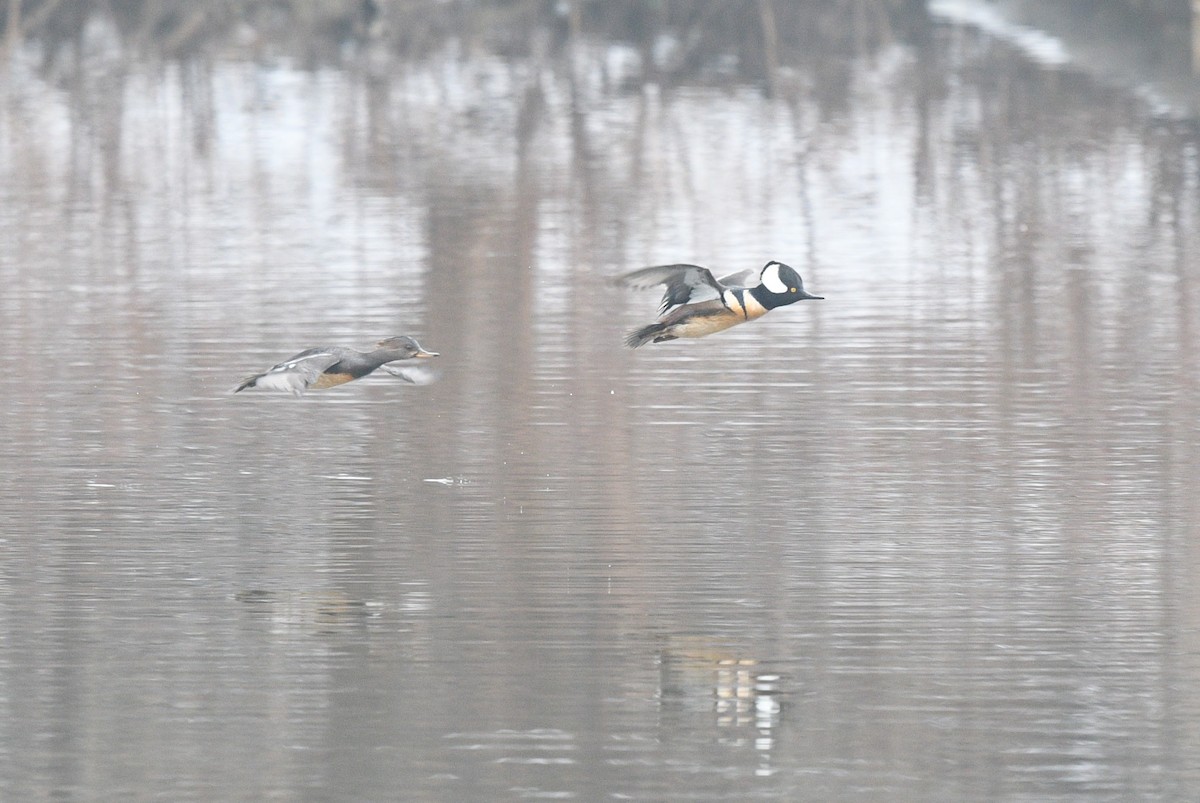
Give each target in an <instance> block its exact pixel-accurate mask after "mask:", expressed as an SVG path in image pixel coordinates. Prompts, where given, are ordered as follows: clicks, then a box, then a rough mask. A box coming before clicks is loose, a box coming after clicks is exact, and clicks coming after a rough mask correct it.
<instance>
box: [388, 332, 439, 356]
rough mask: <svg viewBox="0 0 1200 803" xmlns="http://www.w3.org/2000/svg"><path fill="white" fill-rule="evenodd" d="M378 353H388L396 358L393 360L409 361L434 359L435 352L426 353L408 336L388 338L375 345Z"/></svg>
mask: <svg viewBox="0 0 1200 803" xmlns="http://www.w3.org/2000/svg"><path fill="white" fill-rule="evenodd" d="M375 348H376V350H378V351H388V352H391V353H393V354H395V355H397V356H395V357H392V359H393V360H411V359H412V358H413V357H436V356H438V355H437V352H436V351H426V350H425V349H423V348H421V344H420V343H418V342H417V341H416V340H414V339H413V338H411V337H409V336H408V335H400V336H398V337H389V338H387V339H386V340H380V341H379V342H378V343H376V344H375Z"/></svg>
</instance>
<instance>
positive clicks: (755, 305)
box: [618, 261, 822, 349]
mask: <svg viewBox="0 0 1200 803" xmlns="http://www.w3.org/2000/svg"><path fill="white" fill-rule="evenodd" d="M618 281H620V282H621V283H622V284H625V285H628V286H629V287H636V288H639V289H645V288H648V287H654V286H655V285H659V284H661V285H664V286H665V287H666V288H667V291H666V293H664V294H663V300H662V306H661V307H660V308H659V312H660V317H659V319H658V320H657V321H655V322H654V323H652V324H650V325H649V326H643V327H642V328H641V329H636V330H634V331H632V332H630V333H629V335H628V336H627V337H626V338H625V345H627V346H629V347H630V348H633V349H635V348H637V347H638V346H644V345H645V344H647V343H650V342H654V343H661V342H663V341H664V340H675V339H676V338H680V337H704V336H705V335H711V334H712V333H713V332H720V331H721V330H722V329H728V328H729V327H731V326H736V325H737V324H739V323H744V322H746V321H752V320H754V319H755V318H761V317H762V316H764V315H766V314H767V313H768V312H770V311H771V310H773V309H775V308H776V307H782V306H785V305H787V304H792V303H795V302H797V301H803V300H804V299H808V298H816V299H820V298H822V296H814V295H812V294H811V293H808V292H806V291H805V289H804V282H803V280H801V278H800V274H799V273H797V272H796V271H795V269H794V268H792V267H790V266H788V265H785V264H783V263H782V262H775V261H771V262H768V263H767V264H766V265H764V266H763V268H762V270H760V271H755V270H744V271H741V272H739V273H731V274H729V275H728V276H722V277H721V278H720V279H716V278H714V277H713V275H712V272H711V271H710V270H709V269H708V268H702V267H700V266H699V265H684V264H680V265H657V266H655V267H652V268H642V269H641V270H635V271H634V272H633V273H627V274H625V275H624V276H622V277H620V278H619V279H618ZM672 307H674V309H672Z"/></svg>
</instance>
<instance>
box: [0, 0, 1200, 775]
mask: <svg viewBox="0 0 1200 803" xmlns="http://www.w3.org/2000/svg"><path fill="white" fill-rule="evenodd" d="M767 6H770V4H766V5H765V6H764V5H762V4H760V8H763V7H767ZM714 13H719V12H714ZM777 13H778V14H779V17H780V19H779V20H778V21H777V24H779V25H781V26H791V27H788V28H787V30H788V31H789V32H790V33H791V34H792V35H793V37H792V38H795V39H797V40H798V41H801V42H803V41H805V40H804V37H806V36H808V35H809V34H808V33H807V32H808V31H810V30H811V29H812V26H809V25H807V23H808V22H809V21H811V20H810V18H809V17H808V16H805V15H810V14H817V13H819V12H817V11H813V10H812V9H801V10H784V9H782V7H781V8H780V9H778V10H777ZM793 15H799V16H793ZM96 24H98V25H102V22H98V23H96ZM664 24H665V23H664ZM518 27H519V26H518ZM101 33H103V31H101ZM243 33H244V32H243ZM677 33H678V32H675V31H671V32H669V35H670V36H671V37H673V38H671V39H670V41H673V42H675V43H676V48H678V50H673V51H672V52H674V53H675V54H676V55H675V56H671V58H675V57H679V58H683V57H684V56H686V54H685V53H683V49H686V46H687V43H688V42H689V41H691V40H690V39H689V38H688V37H687V36H678V35H676V34H677ZM860 33H862V32H861V31H860ZM664 35H668V34H666V33H664ZM521 36H524V34H521ZM541 36H547V37H548V36H550V33H549V32H548V31H547V30H545V29H542V30H541V31H540V33H538V34H537V36H536V37H535V39H537V37H541ZM923 36H924V37H926V38H916V39H914V40H912V41H910V40H908V39H906V38H905V37H903V36H900V35H893V36H889V37H883V38H881V40H880V41H879V42H876V43H875V44H874V45H863V47H865V49H863V50H859V51H856V50H854V49H853V48H847V47H839V46H833V47H827V48H825V49H823V50H816V51H813V52H812V54H811V55H805V53H806V52H807V51H803V52H795V51H792V50H786V49H785V50H784V52H783V59H784V62H785V63H784V64H783V66H782V67H781V69H780V70H779V71H778V74H776V75H773V77H772V78H771V86H772V90H773V91H772V92H765V91H763V88H762V87H763V84H762V83H761V82H756V81H755V80H753V79H751V78H747V77H746V76H744V75H741V74H740V73H737V72H736V71H735V72H734V73H730V68H729V66H728V64H727V62H725V61H722V60H720V59H718V60H717V61H716V62H715V65H708V66H702V67H699V68H697V70H696V72H695V74H694V75H689V76H688V77H684V78H680V77H679V76H675V77H672V76H670V75H668V74H666V73H665V72H664V73H663V74H660V75H657V76H653V75H645V76H641V75H639V74H636V73H635V74H634V75H633V77H631V75H630V73H629V71H630V70H636V69H638V68H637V67H636V66H631V65H636V64H639V63H640V64H642V65H643V68H644V69H650V68H651V67H652V66H653V65H654V53H655V52H656V47H655V46H651V47H649V48H648V49H647V52H642V51H638V58H637V59H634V58H631V54H630V52H629V47H630V46H629V44H628V42H623V41H622V42H618V43H617V44H615V45H613V44H611V42H610V41H609V40H606V39H601V38H599V37H596V38H595V39H594V40H593V39H589V38H585V39H584V40H583V41H578V42H576V45H577V46H576V47H575V48H574V49H573V50H571V51H570V52H569V53H568V52H566V51H564V52H562V53H557V52H553V49H552V48H551V49H550V50H545V49H543V48H547V47H549V45H548V44H547V43H546V42H542V43H541V44H537V42H536V41H535V42H534V43H533V44H531V45H530V47H529V50H528V52H526V51H525V50H524V49H522V48H521V47H517V48H516V50H513V49H512V48H513V47H514V45H513V42H512V41H509V42H508V45H507V46H506V47H500V46H498V45H497V44H496V42H495V41H494V40H492V39H490V38H489V37H488V36H486V35H480V37H479V38H478V39H477V40H476V39H471V37H470V36H469V35H468V34H466V33H460V34H457V35H455V36H454V37H450V39H448V40H446V41H440V40H437V39H436V37H434V45H436V46H430V45H429V43H425V47H423V48H422V47H416V46H415V45H414V48H415V49H414V50H413V55H410V56H401V55H397V54H396V53H394V52H391V51H388V50H387V49H386V48H383V49H382V50H380V51H378V52H377V51H370V52H362V53H358V52H348V53H342V52H341V51H338V53H339V55H337V56H335V57H332V58H331V60H328V61H322V60H321V58H320V57H318V56H313V58H314V59H315V61H314V62H313V63H309V62H306V61H304V60H293V59H285V58H279V57H270V56H268V55H264V54H257V55H256V54H251V53H246V52H243V51H242V50H241V47H242V46H241V45H237V42H240V41H242V40H241V39H240V38H234V39H231V40H230V41H228V42H225V45H226V46H227V47H229V48H231V49H230V50H222V49H217V50H215V51H212V52H207V51H203V52H204V53H207V55H203V57H201V56H194V57H192V58H188V59H183V60H181V61H178V62H176V61H175V60H173V59H168V62H169V63H168V64H167V65H165V66H164V65H163V63H162V61H161V58H162V57H161V56H160V57H158V58H149V57H147V56H146V55H145V54H140V55H139V53H138V52H137V51H136V50H131V51H129V52H125V51H124V50H122V47H123V45H122V43H123V41H124V40H123V39H122V37H121V35H120V32H119V31H113V32H110V35H108V36H107V37H106V36H99V38H98V40H97V38H96V35H95V32H93V34H92V35H89V37H88V39H87V42H86V43H85V45H87V46H85V47H83V48H82V49H81V50H78V51H77V52H74V53H73V54H72V52H70V51H65V52H63V53H61V54H59V53H57V52H56V59H58V61H54V60H52V61H53V63H52V64H51V65H50V66H46V63H45V59H44V56H45V53H44V52H42V50H41V48H53V47H54V45H53V44H52V43H51V42H49V41H45V42H43V41H42V40H39V39H36V38H34V39H31V40H30V41H29V42H28V43H27V44H23V45H19V46H17V47H16V49H15V50H14V51H12V52H11V53H10V54H9V60H10V62H11V66H12V69H11V71H10V73H9V77H10V80H9V81H8V82H7V84H6V87H5V89H4V93H5V94H4V95H3V103H0V132H3V134H4V136H3V137H0V142H2V143H3V145H2V146H0V171H2V174H3V178H4V180H3V181H0V194H2V196H3V200H4V203H3V204H2V205H0V206H2V207H3V208H2V209H0V229H2V230H3V231H2V232H0V235H2V236H4V238H5V241H6V242H10V243H13V244H14V245H13V247H12V248H11V249H4V250H0V280H2V281H3V286H4V290H5V292H4V293H3V294H0V333H2V334H3V336H4V338H5V339H6V342H7V343H8V344H9V353H10V354H13V355H18V356H19V362H20V364H19V365H16V366H15V367H16V372H17V374H18V375H19V376H20V379H21V381H20V382H10V383H7V384H6V385H4V386H3V388H0V403H2V404H3V407H4V409H5V410H6V415H5V416H4V417H3V419H0V435H3V437H4V439H5V442H6V443H7V444H8V445H9V449H10V455H11V456H10V458H9V459H8V460H7V461H6V463H5V465H4V466H3V467H0V503H2V504H3V505H4V507H5V509H6V510H7V511H9V521H8V524H7V525H6V532H5V536H4V546H5V554H6V556H7V559H6V561H5V562H4V566H3V568H0V628H2V632H3V633H4V639H5V646H6V649H5V650H4V651H3V655H2V656H0V701H2V703H3V705H4V708H5V716H4V717H0V722H3V723H4V724H3V725H0V760H3V761H4V762H5V763H6V764H7V765H8V767H7V769H8V770H10V771H6V772H4V773H0V790H3V791H4V792H5V795H6V796H12V797H31V796H32V797H36V796H38V795H40V794H42V793H43V792H44V791H45V790H47V789H52V790H55V791H56V793H57V792H59V791H61V792H62V793H64V794H71V793H75V794H79V795H83V794H84V793H86V792H90V791H96V790H99V791H102V792H110V793H111V794H113V795H121V794H124V795H127V796H136V794H137V793H142V792H145V791H146V790H151V791H155V792H159V793H163V794H167V795H168V796H188V795H195V796H204V797H214V798H230V797H265V796H269V795H274V796H284V797H287V796H296V795H301V796H303V795H304V794H315V795H318V796H320V795H337V794H344V795H346V796H348V797H355V798H358V799H386V798H387V797H390V796H394V793H395V790H396V789H397V788H398V786H400V785H403V788H404V789H406V790H411V793H412V795H413V796H417V797H424V798H431V799H435V798H441V799H497V798H503V797H505V796H506V795H507V796H519V797H524V796H528V797H545V796H551V797H570V796H574V797H576V798H578V799H600V798H603V797H606V796H614V795H617V796H619V795H624V796H627V797H630V798H635V799H671V798H683V799H696V798H703V797H705V796H708V797H713V798H716V797H721V796H725V797H734V796H736V797H739V798H745V797H749V796H758V797H763V798H768V799H771V798H773V799H796V798H797V797H810V798H812V797H815V798H838V797H849V796H857V795H860V794H866V795H872V794H874V795H876V796H881V797H888V798H889V799H894V798H896V797H913V798H923V799H928V798H941V799H973V798H977V797H1012V796H1016V797H1037V798H1039V799H1040V798H1048V797H1055V796H1063V795H1069V794H1071V795H1073V794H1081V793H1082V794H1097V793H1099V794H1101V795H1111V796H1118V797H1120V796H1123V797H1137V796H1147V795H1151V796H1152V795H1155V794H1159V793H1163V792H1166V793H1168V795H1169V793H1170V792H1171V791H1172V790H1174V789H1185V788H1188V787H1189V785H1190V784H1191V783H1193V782H1194V781H1195V780H1196V778H1195V767H1194V766H1193V762H1192V761H1191V755H1192V753H1193V752H1194V749H1193V748H1194V746H1195V745H1194V744H1193V742H1194V739H1193V738H1192V737H1191V736H1190V733H1191V730H1190V725H1189V723H1190V722H1191V721H1192V720H1193V719H1194V718H1195V713H1196V709H1197V682H1196V678H1197V674H1196V670H1197V666H1196V662H1195V654H1196V651H1195V650H1194V648H1193V644H1192V642H1193V640H1194V639H1193V638H1192V637H1191V635H1190V634H1191V633H1192V632H1193V631H1194V630H1195V628H1194V626H1193V623H1192V615H1191V613H1190V612H1191V611H1193V610H1195V609H1196V606H1195V604H1194V603H1195V602H1196V600H1195V599H1193V597H1194V594H1193V592H1192V591H1191V589H1192V586H1193V584H1192V583H1191V582H1190V577H1191V576H1192V575H1193V574H1194V568H1195V566H1196V556H1195V555H1194V550H1193V549H1192V547H1191V546H1190V544H1191V543H1193V541H1194V539H1193V538H1192V535H1193V534H1194V532H1195V529H1196V526H1195V523H1196V521H1197V517H1196V508H1195V505H1194V504H1193V503H1192V501H1191V499H1192V494H1191V493H1190V489H1191V488H1192V487H1193V486H1194V485H1195V480H1196V468H1195V467H1196V465H1197V460H1196V454H1195V450H1194V449H1193V448H1192V447H1191V446H1190V445H1189V444H1191V443H1192V442H1193V441H1194V440H1195V438H1194V437H1193V436H1194V435H1195V433H1196V426H1195V421H1196V404H1195V401H1194V399H1195V398H1196V393H1195V390H1196V388H1197V386H1198V383H1197V381H1196V377H1197V364H1196V359H1195V357H1194V356H1193V354H1194V353H1195V351H1196V349H1195V348H1194V343H1193V341H1194V339H1195V331H1196V328H1195V310H1194V309H1193V306H1194V304H1193V301H1192V297H1193V295H1194V290H1193V289H1192V287H1193V285H1194V276H1195V266H1194V265H1193V260H1194V257H1193V256H1192V254H1194V253H1196V249H1194V248H1192V247H1191V245H1192V239H1193V238H1194V236H1195V231H1194V220H1195V219H1196V216H1195V215H1194V214H1193V213H1194V212H1195V211H1196V209H1197V200H1198V199H1197V188H1196V185H1195V182H1194V181H1192V180H1191V178H1189V177H1190V176H1192V175H1194V174H1195V167H1196V154H1197V152H1198V151H1197V148H1196V143H1195V136H1194V132H1192V131H1191V130H1190V129H1189V128H1187V127H1185V126H1178V125H1175V124H1167V123H1163V122H1162V121H1159V120H1156V119H1155V118H1154V117H1153V116H1152V115H1151V114H1150V113H1149V111H1148V110H1147V109H1145V108H1144V107H1143V106H1141V105H1140V104H1139V102H1138V101H1136V99H1131V98H1129V97H1126V96H1124V95H1121V94H1120V93H1119V92H1117V91H1116V90H1112V89H1106V88H1104V87H1100V86H1096V85H1094V84H1093V83H1091V82H1090V81H1089V80H1088V79H1087V78H1086V77H1084V76H1081V75H1078V74H1072V73H1070V72H1069V71H1061V72H1056V73H1053V74H1050V73H1046V72H1042V71H1040V70H1039V69H1037V68H1034V67H1031V66H1030V65H1029V64H1027V63H1026V62H1025V61H1024V60H1023V58H1022V57H1021V56H1020V55H1019V54H1018V53H1014V52H1013V51H1012V50H1011V49H1009V48H1008V47H1007V46H1006V45H1004V44H1000V43H997V42H995V41H993V40H991V39H989V38H987V37H986V36H984V35H982V34H980V33H979V32H977V31H969V30H960V29H955V28H948V27H937V26H928V27H927V29H926V30H924V33H923ZM463 37H466V39H464V38H463ZM867 38H868V39H870V37H867ZM468 40H469V41H468ZM97 41H98V42H99V43H100V44H103V43H104V42H108V44H107V45H105V46H104V47H99V44H96V42H97ZM219 41H224V40H219ZM516 41H523V40H520V39H518V40H516ZM538 41H540V40H538ZM653 41H654V42H662V41H667V40H664V39H653ZM786 41H789V37H787V36H784V37H782V38H781V42H786ZM439 42H440V44H439ZM88 43H92V44H88ZM832 44H833V45H837V44H838V43H836V42H834V43H832ZM859 44H862V43H861V42H860V43H859ZM468 45H469V46H468ZM124 46H128V47H132V45H124ZM92 47H97V48H99V50H98V52H93V51H92V50H91V49H90V48H92ZM380 47H382V45H381V46H380ZM113 48H115V55H114V50H113ZM614 48H615V49H614ZM801 50H803V49H801ZM614 53H615V54H616V55H614ZM660 55H661V56H662V57H663V58H666V55H663V54H660ZM118 56H119V58H118ZM614 61H616V62H619V69H615V70H606V65H608V66H611V62H614ZM98 64H103V65H107V68H108V69H109V70H111V72H109V73H103V74H102V73H98V72H96V71H94V70H92V69H90V68H92V67H95V66H96V65H98ZM646 65H650V66H646ZM72 68H73V69H72ZM659 69H665V68H661V67H660V68H659ZM747 69H749V68H747ZM105 76H107V77H105ZM1001 79H1003V80H1001ZM771 257H777V258H783V259H785V260H786V261H789V262H792V263H793V264H796V265H797V266H798V267H799V268H800V269H801V270H802V272H803V273H804V275H805V278H806V281H807V282H808V283H809V284H810V285H811V287H812V288H814V289H815V290H817V291H819V292H821V294H823V295H825V296H826V297H827V300H826V301H823V302H814V303H813V304H807V305H798V306H796V307H791V308H786V309H782V310H779V311H777V312H773V313H772V314H771V315H770V316H768V317H767V318H765V319H763V320H762V321H759V322H756V323H754V324H753V325H749V326H745V327H739V328H737V329H734V330H731V331H729V332H726V333H722V334H721V335H719V336H716V337H713V338H710V339H707V340H704V341H699V342H696V343H683V344H680V343H673V344H666V345H663V346H656V347H653V348H647V349H644V350H642V351H639V352H637V353H629V352H627V351H625V350H623V349H622V348H621V347H620V340H621V334H622V333H623V331H624V330H625V329H627V328H628V327H630V326H633V325H636V324H637V323H639V322H644V318H645V316H646V312H647V310H648V309H650V308H651V307H652V304H653V301H654V299H653V298H652V297H651V296H650V295H641V296H639V295H638V294H634V293H628V292H625V291H623V290H620V289H617V288H613V287H611V286H609V284H608V282H607V279H608V277H610V276H611V275H613V274H615V273H617V272H619V271H621V270H624V269H627V268H631V267H635V266H637V265H640V264H648V263H652V262H660V261H665V260H698V261H703V262H706V263H712V264H713V265H714V266H717V267H721V266H724V267H728V268H731V269H732V268H739V267H743V266H748V265H756V264H761V262H763V261H765V260H766V259H767V258H771ZM400 332H403V333H409V334H414V335H418V336H419V337H420V339H421V341H422V343H425V344H427V345H428V346H429V347H430V348H432V349H434V350H437V351H440V352H441V353H442V354H443V357H442V358H441V359H442V360H443V361H444V363H445V365H444V368H445V376H444V377H443V379H442V381H440V382H439V383H437V384H433V385H430V386H428V387H412V386H408V385H405V384H404V383H401V382H399V381H397V380H395V379H392V378H389V377H369V378H367V379H364V380H362V381H360V382H356V383H353V384H352V385H349V386H346V387H342V388H338V389H334V390H330V391H327V392H324V393H314V394H311V395H310V396H309V397H306V398H304V399H302V400H292V399H288V398H277V397H272V396H259V397H251V398H244V397H243V396H238V397H232V396H230V395H229V394H228V389H229V387H230V386H231V385H232V384H233V383H234V382H235V381H236V379H237V378H239V377H240V376H242V375H244V374H245V373H246V372H247V371H248V370H251V369H254V368H256V367H259V366H261V365H264V364H269V363H270V362H271V361H273V360H274V359H275V358H277V357H278V356H279V355H280V354H286V353H291V351H289V350H292V351H295V350H299V349H300V348H304V347H306V346H307V345H311V344H313V343H317V342H346V343H347V344H358V345H365V344H366V343H369V342H372V341H373V340H375V339H378V338H379V337H381V336H383V335H387V334H393V333H400ZM31 733H32V734H35V736H34V738H33V739H32V740H31V739H30V738H29V737H28V734H31ZM97 734H102V735H103V738H100V736H98V735H97Z"/></svg>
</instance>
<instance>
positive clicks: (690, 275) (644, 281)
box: [618, 263, 725, 312]
mask: <svg viewBox="0 0 1200 803" xmlns="http://www.w3.org/2000/svg"><path fill="white" fill-rule="evenodd" d="M618 281H619V282H620V283H621V284H624V285H626V286H627V287H633V288H637V289H639V290H644V289H647V288H650V287H654V286H655V285H659V284H661V285H664V286H665V287H666V288H667V291H666V292H665V293H664V294H663V300H662V306H661V307H660V308H659V312H666V311H667V310H668V309H670V308H671V307H677V306H680V305H682V304H695V303H696V302H698V301H709V300H711V299H714V298H720V297H721V293H722V291H723V290H724V289H725V287H724V285H723V284H722V283H721V282H718V281H717V280H716V279H715V278H714V277H713V275H712V271H710V270H709V269H708V268H702V267H700V266H699V265H687V264H682V263H681V264H677V265H655V266H653V267H649V268H642V269H641V270H635V271H634V272H633V273H627V274H625V275H624V276H621V277H620V278H619V279H618Z"/></svg>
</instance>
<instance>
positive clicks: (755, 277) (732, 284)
mask: <svg viewBox="0 0 1200 803" xmlns="http://www.w3.org/2000/svg"><path fill="white" fill-rule="evenodd" d="M762 271H763V269H762V268H746V269H745V270H739V271H738V272H737V273H729V274H726V275H725V276H722V277H721V278H720V279H717V281H718V282H720V283H721V284H722V285H724V286H725V287H728V288H730V289H737V288H740V287H754V286H755V285H757V284H758V283H759V281H760V280H761V276H762Z"/></svg>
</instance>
